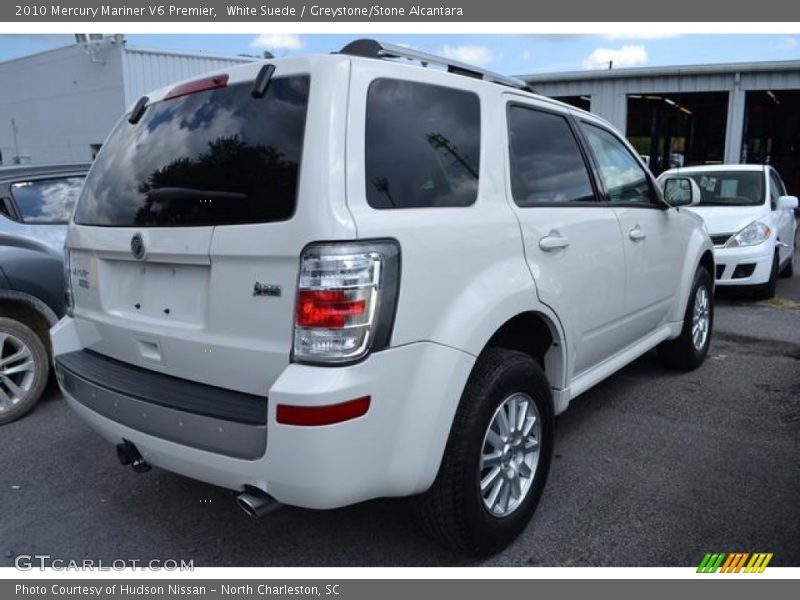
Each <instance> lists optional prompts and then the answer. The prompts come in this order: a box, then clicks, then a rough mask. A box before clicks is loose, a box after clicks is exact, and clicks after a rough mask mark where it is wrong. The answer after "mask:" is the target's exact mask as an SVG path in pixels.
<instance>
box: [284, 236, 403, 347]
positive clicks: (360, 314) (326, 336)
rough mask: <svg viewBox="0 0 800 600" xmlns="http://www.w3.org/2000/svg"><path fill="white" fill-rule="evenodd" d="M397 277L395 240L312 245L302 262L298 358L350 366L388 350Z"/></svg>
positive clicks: (296, 334)
mask: <svg viewBox="0 0 800 600" xmlns="http://www.w3.org/2000/svg"><path fill="white" fill-rule="evenodd" d="M399 279H400V248H399V247H398V245H397V242H394V241H391V240H379V241H375V242H348V243H341V244H338V243H330V244H312V245H311V246H308V247H307V248H306V249H305V251H304V252H303V255H302V257H301V259H300V278H299V280H298V290H297V303H296V309H295V329H294V360H295V361H297V362H310V363H344V362H351V361H354V360H358V359H360V358H363V357H364V356H365V355H366V354H367V353H368V352H369V351H370V350H377V349H380V348H384V347H386V346H388V344H389V338H390V336H391V330H392V324H393V321H394V311H395V305H396V303H397V291H398V286H399Z"/></svg>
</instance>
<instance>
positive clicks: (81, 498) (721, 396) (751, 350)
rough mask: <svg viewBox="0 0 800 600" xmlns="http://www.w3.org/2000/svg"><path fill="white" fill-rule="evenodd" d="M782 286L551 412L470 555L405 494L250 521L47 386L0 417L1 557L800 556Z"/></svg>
mask: <svg viewBox="0 0 800 600" xmlns="http://www.w3.org/2000/svg"><path fill="white" fill-rule="evenodd" d="M778 293H779V299H778V300H777V301H774V302H771V303H755V302H753V301H752V300H749V299H747V298H743V297H738V296H737V295H731V294H724V295H723V297H718V299H717V327H716V330H715V333H714V339H713V343H712V346H711V351H710V355H709V359H708V360H707V361H706V363H705V364H704V365H703V367H701V368H700V369H699V370H697V371H695V372H692V373H688V374H686V373H675V372H670V371H666V370H664V369H662V368H661V367H660V366H659V365H658V363H657V361H656V359H655V357H654V356H652V355H648V356H645V357H643V358H641V359H639V360H637V361H636V362H635V363H633V364H632V365H630V366H629V367H627V368H626V369H624V370H622V371H621V372H619V373H617V374H616V375H614V376H612V377H611V378H610V379H608V380H607V381H605V382H603V383H602V384H600V385H598V386H597V387H595V388H593V389H592V390H590V391H588V392H587V393H585V394H584V395H582V396H581V397H579V398H578V399H576V400H575V401H574V403H573V404H572V406H571V407H570V409H569V410H568V411H567V412H566V413H564V414H563V415H562V416H561V417H560V418H559V421H558V428H557V438H556V450H555V452H556V454H555V458H554V461H553V466H552V469H551V474H550V480H549V482H548V484H547V487H546V489H545V493H544V496H543V498H542V501H541V504H540V506H539V510H538V511H537V513H536V515H535V516H534V518H533V521H532V522H531V524H530V525H529V527H528V528H527V530H526V531H525V533H524V534H523V535H522V536H521V537H520V538H519V539H518V540H517V541H516V542H515V543H514V544H513V545H512V546H511V547H509V548H508V549H507V550H505V551H504V552H502V553H500V554H498V555H497V556H494V557H492V558H490V559H488V560H482V561H475V560H474V559H470V558H465V557H463V556H459V555H455V554H452V553H450V552H449V551H446V550H443V549H441V548H439V547H437V546H435V545H434V544H432V543H431V542H429V541H428V540H427V539H426V538H425V537H424V536H423V535H421V534H420V533H419V532H418V531H417V529H416V528H415V526H414V524H413V521H412V520H411V518H410V515H409V513H408V510H407V507H406V504H405V503H404V502H403V501H401V500H379V501H374V502H368V503H365V504H361V505H358V506H353V507H349V508H346V509H341V510H335V511H326V512H315V511H308V510H301V509H295V508H289V507H286V508H283V509H281V510H279V511H277V512H275V513H273V514H271V515H269V516H267V517H265V518H263V519H261V520H253V519H251V518H249V517H247V516H246V515H245V514H244V513H243V512H242V511H241V510H240V509H239V508H238V507H237V506H236V504H235V502H234V494H233V492H229V491H227V490H223V489H220V488H216V487H213V486H209V485H206V484H203V483H200V482H197V481H193V480H190V479H186V478H184V477H181V476H178V475H173V474H171V473H167V472H164V471H160V470H156V469H154V470H153V471H151V472H149V473H146V474H141V475H140V474H136V473H133V472H132V471H131V470H130V469H128V468H123V467H121V466H120V465H119V464H118V462H117V459H116V456H115V453H114V448H113V447H112V446H110V445H109V444H107V443H105V442H104V441H103V440H101V439H100V438H99V437H98V436H97V435H95V434H94V433H93V432H92V431H90V430H89V429H88V427H87V426H86V425H84V423H83V422H82V421H80V420H79V419H78V418H77V417H75V416H74V415H73V414H72V412H71V411H70V410H69V408H68V407H67V405H66V403H64V402H63V401H62V399H61V398H60V395H59V393H58V391H57V389H56V388H54V387H51V389H50V391H49V392H48V394H47V397H46V398H45V399H44V400H43V402H42V403H41V404H40V406H39V407H38V408H37V409H36V410H35V411H34V412H33V413H32V414H30V415H29V416H27V417H26V418H24V419H22V420H20V421H18V422H16V423H12V424H10V425H7V426H4V427H2V428H0V565H2V566H10V565H12V564H13V562H14V557H15V556H17V555H19V554H31V555H33V554H49V555H51V556H52V557H53V558H61V559H64V560H83V559H95V560H103V561H104V562H105V563H110V562H111V561H113V560H116V559H128V560H132V559H136V560H140V561H143V562H146V561H149V560H151V559H162V560H164V559H177V560H181V559H183V560H187V561H188V560H192V561H194V565H195V566H277V565H280V566H345V565H346V566H379V565H381V566H382V565H386V566H391V565H408V566H449V565H476V564H485V565H494V566H576V565H585V566H692V565H697V564H698V563H699V562H700V560H701V559H702V557H703V555H704V554H705V553H706V552H733V551H744V552H773V553H774V555H775V556H774V558H773V561H772V563H771V564H772V565H776V566H777V565H784V566H789V565H791V566H800V543H798V540H800V501H798V498H800V278H798V277H795V278H794V279H793V280H781V281H780V283H779V288H778Z"/></svg>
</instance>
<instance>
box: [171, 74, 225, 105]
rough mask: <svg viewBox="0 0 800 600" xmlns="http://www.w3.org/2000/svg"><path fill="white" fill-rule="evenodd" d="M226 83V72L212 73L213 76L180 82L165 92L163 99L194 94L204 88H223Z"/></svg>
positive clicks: (202, 90) (204, 89)
mask: <svg viewBox="0 0 800 600" xmlns="http://www.w3.org/2000/svg"><path fill="white" fill-rule="evenodd" d="M227 85H228V74H227V73H220V74H219V75H214V76H213V77H206V78H205V79H197V80H195V81H189V82H187V83H182V84H180V85H178V86H175V87H174V88H172V89H171V90H170V91H169V92H167V95H166V96H164V100H172V99H173V98H179V97H181V96H186V95H188V94H195V93H197V92H204V91H206V90H216V89H218V88H224V87H225V86H227Z"/></svg>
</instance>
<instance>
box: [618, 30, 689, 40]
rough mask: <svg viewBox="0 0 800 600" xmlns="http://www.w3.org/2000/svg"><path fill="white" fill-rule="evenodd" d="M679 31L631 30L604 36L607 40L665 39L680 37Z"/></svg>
mask: <svg viewBox="0 0 800 600" xmlns="http://www.w3.org/2000/svg"><path fill="white" fill-rule="evenodd" d="M680 36H681V34H680V33H671V32H666V31H632V32H627V33H611V34H608V35H606V36H605V38H606V39H607V40H666V39H670V38H676V37H680Z"/></svg>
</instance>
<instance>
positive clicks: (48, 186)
mask: <svg viewBox="0 0 800 600" xmlns="http://www.w3.org/2000/svg"><path fill="white" fill-rule="evenodd" d="M83 180H84V177H61V178H53V179H39V180H33V181H20V182H17V183H13V184H11V197H12V198H13V199H14V202H15V203H16V205H17V209H18V210H19V213H20V216H21V217H22V222H23V223H30V224H38V225H41V224H46V225H55V224H59V223H66V222H68V221H69V218H70V216H71V215H72V209H73V207H74V206H75V201H76V200H77V199H78V194H80V191H81V187H82V186H83Z"/></svg>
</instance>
